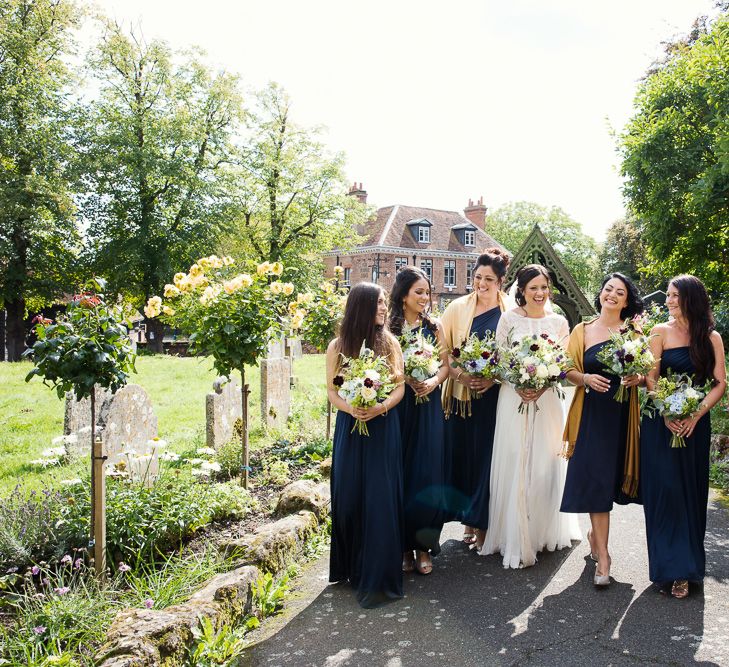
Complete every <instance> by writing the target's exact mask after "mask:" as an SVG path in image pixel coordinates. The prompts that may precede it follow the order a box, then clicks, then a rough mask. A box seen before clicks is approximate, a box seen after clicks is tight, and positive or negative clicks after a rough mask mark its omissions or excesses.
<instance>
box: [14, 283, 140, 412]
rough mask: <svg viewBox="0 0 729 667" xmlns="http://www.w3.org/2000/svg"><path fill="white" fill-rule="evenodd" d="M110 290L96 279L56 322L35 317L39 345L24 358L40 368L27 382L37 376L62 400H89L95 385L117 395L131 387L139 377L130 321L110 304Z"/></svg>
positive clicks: (31, 374) (36, 344)
mask: <svg viewBox="0 0 729 667" xmlns="http://www.w3.org/2000/svg"><path fill="white" fill-rule="evenodd" d="M105 287H106V283H105V282H104V280H102V279H101V278H96V279H94V280H92V281H91V282H90V283H89V284H88V286H87V287H86V290H85V291H84V292H83V293H81V294H76V295H75V296H74V297H73V300H72V301H71V303H70V304H69V305H68V309H67V311H66V313H65V314H64V315H62V316H61V317H59V318H58V320H57V321H56V322H55V323H54V322H52V321H51V320H48V319H45V318H42V317H40V316H39V317H37V318H36V325H35V334H36V336H37V341H36V342H35V344H34V345H33V347H32V348H30V349H28V350H26V352H25V353H24V356H26V357H29V358H31V359H32V361H33V362H34V363H35V367H34V368H33V370H31V371H30V373H28V375H27V377H26V378H25V380H26V382H28V381H30V380H31V379H32V378H33V377H35V376H36V375H38V376H40V377H42V378H43V383H44V384H46V385H48V386H51V387H54V388H55V390H56V392H57V394H58V397H59V398H63V397H64V395H65V394H66V392H68V391H73V393H74V394H75V395H76V398H77V399H78V400H81V399H82V398H86V397H88V396H90V395H91V393H92V391H93V388H94V385H99V386H101V387H104V388H106V389H110V390H111V391H116V390H117V389H120V388H121V387H123V386H124V385H125V384H126V383H127V380H128V379H129V375H130V373H132V372H135V369H134V358H135V357H134V352H133V351H132V345H131V342H130V340H129V336H128V331H127V327H126V326H125V324H127V317H126V316H125V314H124V311H123V309H122V307H121V306H110V305H108V304H107V303H106V301H105V300H104V295H103V291H104V289H105Z"/></svg>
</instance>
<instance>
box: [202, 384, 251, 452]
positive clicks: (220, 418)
mask: <svg viewBox="0 0 729 667" xmlns="http://www.w3.org/2000/svg"><path fill="white" fill-rule="evenodd" d="M223 380H224V379H223V378H218V379H217V380H215V382H214V383H213V391H212V392H210V393H209V394H208V395H207V396H206V397H205V436H206V437H205V440H206V444H207V446H208V447H212V448H214V449H218V448H219V447H220V446H221V445H223V444H225V443H226V442H229V441H230V440H232V439H233V438H234V437H235V432H234V430H233V427H234V425H235V420H236V419H240V418H241V413H242V407H241V393H240V385H238V384H236V383H235V382H233V381H230V382H225V383H224V382H223Z"/></svg>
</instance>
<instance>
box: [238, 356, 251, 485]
mask: <svg viewBox="0 0 729 667" xmlns="http://www.w3.org/2000/svg"><path fill="white" fill-rule="evenodd" d="M248 394H250V390H249V388H248V385H247V384H246V368H245V366H241V367H240V400H241V415H240V417H241V428H240V439H241V468H242V469H243V470H242V472H243V474H242V475H241V484H242V485H243V488H244V489H247V488H248V473H249V472H250V462H249V457H248Z"/></svg>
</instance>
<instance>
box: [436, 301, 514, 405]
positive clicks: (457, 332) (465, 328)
mask: <svg viewBox="0 0 729 667" xmlns="http://www.w3.org/2000/svg"><path fill="white" fill-rule="evenodd" d="M477 303H478V295H477V294H476V292H471V294H467V295H466V296H461V297H459V298H457V299H454V300H453V301H451V302H450V303H449V304H448V306H447V307H446V309H445V312H444V313H443V316H442V317H441V320H440V322H441V325H442V326H443V337H444V338H445V344H446V348H447V349H448V353H449V354H450V352H451V350H452V349H453V348H454V347H458V346H459V345H460V344H461V343H463V341H464V340H466V339H467V338H468V337H469V335H470V333H471V324H473V316H474V313H475V312H476V305H477ZM498 305H499V308H501V312H503V311H505V310H506V295H505V294H504V293H503V292H499V295H498ZM442 391H443V393H442V396H441V399H442V402H443V412H444V413H445V417H446V419H448V417H450V416H451V414H452V413H453V411H454V410H455V411H457V412H458V414H459V415H460V416H461V417H465V416H467V415H468V416H469V417H470V415H471V397H470V394H469V391H468V388H467V387H465V386H464V385H462V384H461V383H460V382H456V381H455V380H453V379H452V378H451V377H448V378H446V380H445V382H444V383H443V390H442Z"/></svg>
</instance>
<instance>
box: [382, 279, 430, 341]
mask: <svg viewBox="0 0 729 667" xmlns="http://www.w3.org/2000/svg"><path fill="white" fill-rule="evenodd" d="M418 280H427V281H428V289H429V290H430V292H431V295H432V293H433V287H432V285H431V284H430V280H429V279H428V275H427V274H426V273H425V271H422V270H421V269H419V268H418V267H417V266H404V267H403V268H402V269H400V270H399V271H398V272H397V275H396V276H395V284H394V285H393V286H392V290H390V318H389V326H390V331H391V332H392V333H393V334H395V335H396V336H399V335H400V334H402V327H403V324H405V312H404V311H403V307H402V302H403V300H404V299H405V297H406V296H407V295H408V293H409V292H410V288H411V287H412V286H413V285H414V284H415V283H416V282H418ZM430 306H431V308H432V307H433V298H432V296H431V299H430ZM420 319H421V320H422V321H423V324H425V325H426V326H427V327H429V328H430V329H433V330H434V329H435V323H434V322H433V320H431V319H430V317H428V314H427V313H422V314H421V316H420Z"/></svg>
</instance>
